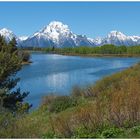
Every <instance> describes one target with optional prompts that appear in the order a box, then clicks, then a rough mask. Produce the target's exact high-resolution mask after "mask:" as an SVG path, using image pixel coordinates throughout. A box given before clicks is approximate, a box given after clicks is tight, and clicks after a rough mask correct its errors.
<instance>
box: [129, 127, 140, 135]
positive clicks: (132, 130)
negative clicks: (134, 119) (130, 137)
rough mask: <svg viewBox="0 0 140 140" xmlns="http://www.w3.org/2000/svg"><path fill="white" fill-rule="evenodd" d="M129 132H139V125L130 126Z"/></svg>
mask: <svg viewBox="0 0 140 140" xmlns="http://www.w3.org/2000/svg"><path fill="white" fill-rule="evenodd" d="M131 132H132V133H135V134H140V126H135V127H132V128H131Z"/></svg>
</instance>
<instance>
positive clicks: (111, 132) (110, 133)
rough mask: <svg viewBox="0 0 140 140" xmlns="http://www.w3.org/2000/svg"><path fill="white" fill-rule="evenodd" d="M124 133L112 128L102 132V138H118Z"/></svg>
mask: <svg viewBox="0 0 140 140" xmlns="http://www.w3.org/2000/svg"><path fill="white" fill-rule="evenodd" d="M122 133H123V130H122V129H121V128H115V127H113V128H112V127H110V128H107V129H106V130H104V131H102V133H101V137H103V138H118V137H119V136H120V135H121V134H122Z"/></svg>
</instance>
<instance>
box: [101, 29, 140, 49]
mask: <svg viewBox="0 0 140 140" xmlns="http://www.w3.org/2000/svg"><path fill="white" fill-rule="evenodd" d="M139 41H140V37H138V36H126V35H124V34H123V33H121V32H118V31H111V32H110V33H109V34H108V35H107V37H105V38H103V39H102V41H101V44H100V45H104V44H113V45H116V46H121V45H125V46H134V45H139Z"/></svg>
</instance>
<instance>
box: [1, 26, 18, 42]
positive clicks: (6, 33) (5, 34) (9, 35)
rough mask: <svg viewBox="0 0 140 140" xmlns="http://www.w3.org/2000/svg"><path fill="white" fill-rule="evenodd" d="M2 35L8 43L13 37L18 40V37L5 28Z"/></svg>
mask: <svg viewBox="0 0 140 140" xmlns="http://www.w3.org/2000/svg"><path fill="white" fill-rule="evenodd" d="M0 35H1V36H3V37H4V38H5V39H6V41H7V42H9V41H10V40H11V39H12V38H13V37H15V38H17V37H16V35H15V34H14V33H13V32H12V31H11V30H9V29H7V28H3V29H1V30H0Z"/></svg>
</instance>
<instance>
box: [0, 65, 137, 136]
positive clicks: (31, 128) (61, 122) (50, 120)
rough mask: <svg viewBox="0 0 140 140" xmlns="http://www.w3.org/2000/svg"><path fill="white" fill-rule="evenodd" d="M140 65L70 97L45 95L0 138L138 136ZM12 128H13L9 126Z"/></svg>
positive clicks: (4, 131)
mask: <svg viewBox="0 0 140 140" xmlns="http://www.w3.org/2000/svg"><path fill="white" fill-rule="evenodd" d="M139 79H140V64H136V65H134V66H131V67H130V68H128V69H126V70H124V71H122V72H118V73H116V74H113V75H111V76H107V77H105V78H103V79H102V80H99V81H98V82H96V84H95V85H92V86H89V87H87V88H85V89H81V88H78V87H75V88H74V89H73V91H72V93H71V95H70V96H54V95H50V96H46V97H44V98H43V101H42V105H41V106H40V108H39V109H38V110H36V111H34V112H32V113H30V114H26V115H25V116H24V117H21V118H18V119H15V120H14V121H13V119H12V125H11V123H10V124H9V126H7V128H2V129H0V136H1V137H4V138H6V137H9V138H11V137H12V138H140V116H139V114H140V86H139V85H140V80H139ZM13 128H14V129H13Z"/></svg>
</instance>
